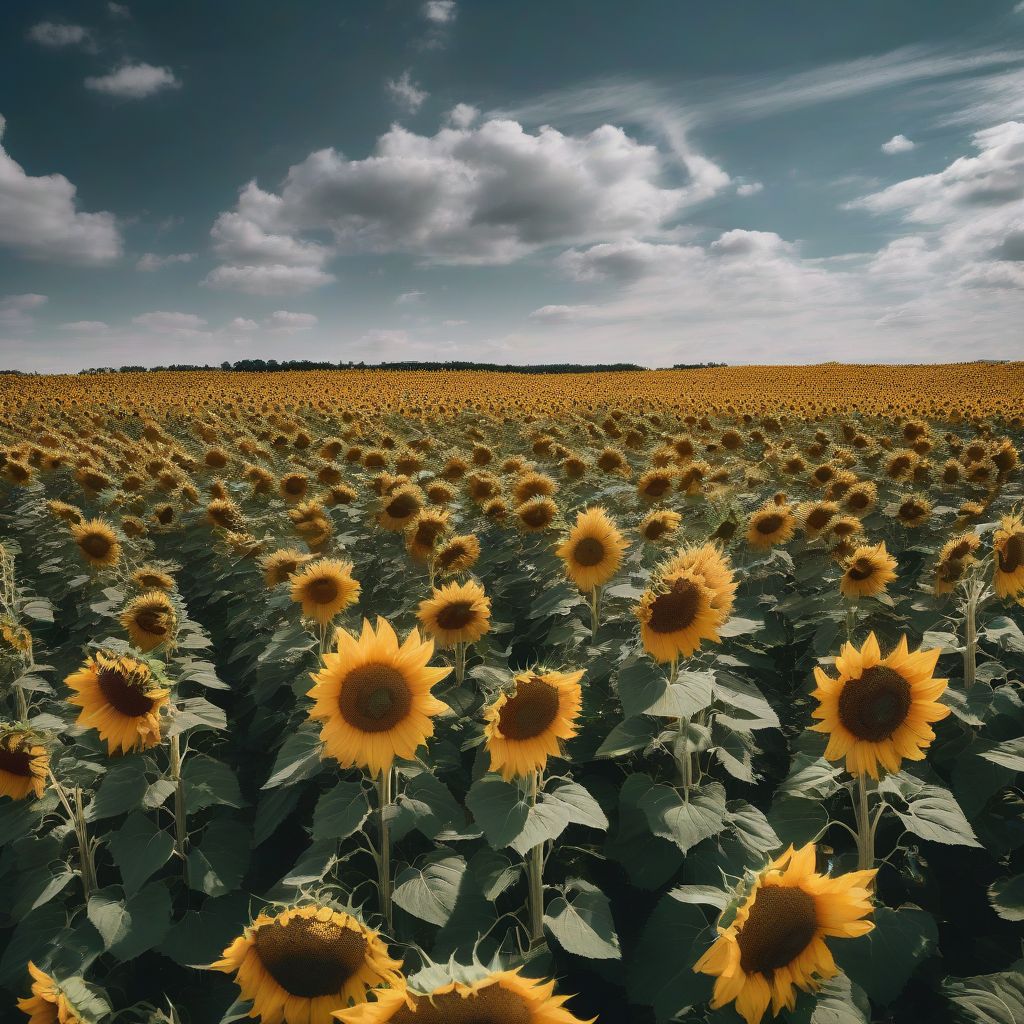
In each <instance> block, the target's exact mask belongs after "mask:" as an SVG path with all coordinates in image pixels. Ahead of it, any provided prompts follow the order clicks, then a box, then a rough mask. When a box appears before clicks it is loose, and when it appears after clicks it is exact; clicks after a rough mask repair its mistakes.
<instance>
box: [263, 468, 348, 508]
mask: <svg viewBox="0 0 1024 1024" xmlns="http://www.w3.org/2000/svg"><path fill="white" fill-rule="evenodd" d="M339 479H340V474H339ZM321 482H322V483H331V482H332V481H329V480H323V481H321ZM334 482H335V483H336V482H337V481H334ZM307 490H309V477H308V476H306V474H305V473H285V475H284V476H282V477H281V479H280V480H279V481H278V484H277V492H278V494H280V495H281V497H282V498H284V500H285V501H287V502H289V503H291V502H296V501H302V499H303V498H305V496H306V491H307Z"/></svg>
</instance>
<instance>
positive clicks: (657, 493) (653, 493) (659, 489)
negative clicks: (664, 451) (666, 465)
mask: <svg viewBox="0 0 1024 1024" xmlns="http://www.w3.org/2000/svg"><path fill="white" fill-rule="evenodd" d="M671 483H672V481H671V480H669V478H668V477H666V476H656V477H654V478H653V479H651V480H648V481H647V483H646V484H644V494H647V495H649V496H650V497H652V498H660V497H661V496H662V495H663V494H664V493H665V492H666V491H667V490H668V489H669V486H670V485H671Z"/></svg>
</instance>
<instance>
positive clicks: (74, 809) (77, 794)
mask: <svg viewBox="0 0 1024 1024" xmlns="http://www.w3.org/2000/svg"><path fill="white" fill-rule="evenodd" d="M47 774H48V775H49V776H50V782H52V783H53V789H54V792H55V793H56V794H57V796H58V797H59V798H60V802H61V803H62V804H63V805H64V810H65V812H66V813H67V816H68V821H70V822H71V824H72V826H73V827H74V830H75V839H76V840H77V842H78V865H79V874H80V876H81V878H82V891H83V893H84V895H85V902H86V903H88V902H89V897H90V896H91V895H92V893H93V890H94V889H95V888H96V862H95V861H94V859H93V848H92V843H91V841H90V839H89V827H88V825H87V823H86V820H85V807H84V805H83V804H82V789H81V787H80V786H76V787H75V790H74V793H73V796H74V805H72V803H71V800H69V799H68V794H67V792H66V790H65V789H64V787H63V786H62V785H61V784H60V782H59V781H58V780H57V776H56V775H54V774H53V770H52V769H49V768H48V769H47Z"/></svg>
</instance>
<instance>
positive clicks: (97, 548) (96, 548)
mask: <svg viewBox="0 0 1024 1024" xmlns="http://www.w3.org/2000/svg"><path fill="white" fill-rule="evenodd" d="M79 544H80V545H81V548H82V550H83V551H84V552H85V553H86V554H87V555H91V556H92V557H93V558H105V557H106V556H107V554H108V553H109V552H110V547H111V543H110V538H109V537H106V536H104V535H103V534H102V533H87V534H86V535H85V536H84V537H83V538H82V539H81V541H79Z"/></svg>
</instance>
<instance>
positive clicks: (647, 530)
mask: <svg viewBox="0 0 1024 1024" xmlns="http://www.w3.org/2000/svg"><path fill="white" fill-rule="evenodd" d="M667 529H668V527H667V526H666V525H665V523H664V522H663V521H662V520H660V519H652V520H651V521H650V522H649V523H648V524H647V525H646V526H645V527H644V536H645V537H646V538H647V539H648V540H657V539H658V538H659V537H661V536H662V535H663V534H664V533H665V531H666V530H667Z"/></svg>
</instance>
